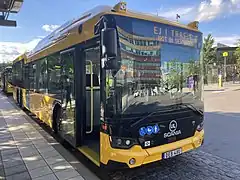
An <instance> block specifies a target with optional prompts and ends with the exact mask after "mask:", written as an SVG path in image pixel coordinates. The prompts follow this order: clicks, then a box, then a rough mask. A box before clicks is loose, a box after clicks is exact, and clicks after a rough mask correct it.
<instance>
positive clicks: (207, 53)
mask: <svg viewBox="0 0 240 180" xmlns="http://www.w3.org/2000/svg"><path fill="white" fill-rule="evenodd" d="M214 42H215V41H214V38H213V37H212V35H211V34H208V36H207V37H206V38H204V42H203V64H204V66H203V68H204V69H203V71H204V84H207V83H208V82H207V66H208V65H210V64H214V63H217V56H216V47H213V44H214Z"/></svg>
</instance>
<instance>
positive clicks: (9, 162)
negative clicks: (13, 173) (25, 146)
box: [3, 159, 24, 168]
mask: <svg viewBox="0 0 240 180" xmlns="http://www.w3.org/2000/svg"><path fill="white" fill-rule="evenodd" d="M21 164H24V162H23V160H20V159H17V160H16V159H8V160H6V161H3V165H4V168H9V167H13V166H18V165H21Z"/></svg>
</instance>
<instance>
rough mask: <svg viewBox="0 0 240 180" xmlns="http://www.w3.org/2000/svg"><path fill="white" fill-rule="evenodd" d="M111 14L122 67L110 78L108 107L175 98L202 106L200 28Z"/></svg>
mask: <svg viewBox="0 0 240 180" xmlns="http://www.w3.org/2000/svg"><path fill="white" fill-rule="evenodd" d="M115 19H116V24H117V30H118V36H119V43H120V56H121V68H120V69H119V70H118V71H117V72H116V74H115V75H114V78H113V80H115V86H113V85H112V86H111V87H114V88H115V91H114V93H115V94H114V96H113V98H110V99H112V101H113V102H110V101H108V103H110V104H113V106H109V107H114V105H116V113H118V114H135V113H136V114H139V113H149V112H155V111H158V110H159V109H161V108H163V107H167V106H170V105H174V104H178V103H180V102H181V103H191V104H193V105H194V106H195V107H198V108H199V109H201V108H202V107H203V102H202V68H201V62H200V50H201V42H202V34H201V33H200V32H197V31H191V30H187V29H183V28H179V27H175V26H172V25H166V24H160V23H156V22H151V21H145V20H140V19H134V18H129V17H123V16H115ZM107 74H108V73H107ZM109 77H111V75H109V76H107V78H109ZM110 97H111V95H110ZM114 100H115V101H116V102H115V103H114ZM113 109H114V108H113Z"/></svg>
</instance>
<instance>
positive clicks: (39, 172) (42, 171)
mask: <svg viewBox="0 0 240 180" xmlns="http://www.w3.org/2000/svg"><path fill="white" fill-rule="evenodd" d="M51 173H53V172H52V170H51V169H50V168H49V167H48V166H45V167H39V168H36V169H33V170H31V171H29V174H30V176H31V177H32V178H37V177H40V176H44V175H47V174H51Z"/></svg>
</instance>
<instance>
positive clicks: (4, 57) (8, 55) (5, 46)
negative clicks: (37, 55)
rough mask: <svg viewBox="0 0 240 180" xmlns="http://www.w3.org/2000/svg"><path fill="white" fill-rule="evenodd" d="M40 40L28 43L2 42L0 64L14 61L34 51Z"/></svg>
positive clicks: (0, 45) (0, 44) (0, 43)
mask: <svg viewBox="0 0 240 180" xmlns="http://www.w3.org/2000/svg"><path fill="white" fill-rule="evenodd" d="M40 40H41V38H36V39H33V40H32V41H30V42H27V43H19V42H0V63H1V62H10V61H13V60H14V59H15V58H16V57H17V56H19V55H20V54H23V53H24V52H26V51H30V50H32V49H33V48H34V47H35V46H36V45H37V43H38V42H39V41H40Z"/></svg>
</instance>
